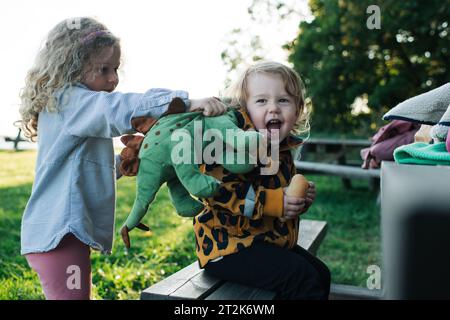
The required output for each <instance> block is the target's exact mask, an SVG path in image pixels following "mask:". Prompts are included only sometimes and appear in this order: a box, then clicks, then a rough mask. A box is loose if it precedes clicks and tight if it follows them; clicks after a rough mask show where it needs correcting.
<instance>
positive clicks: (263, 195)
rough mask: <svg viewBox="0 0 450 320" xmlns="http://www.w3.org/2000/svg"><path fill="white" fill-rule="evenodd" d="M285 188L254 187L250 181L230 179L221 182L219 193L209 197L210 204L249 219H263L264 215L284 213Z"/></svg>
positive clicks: (280, 214) (275, 215)
mask: <svg viewBox="0 0 450 320" xmlns="http://www.w3.org/2000/svg"><path fill="white" fill-rule="evenodd" d="M283 198H284V194H283V188H277V189H267V188H264V187H262V186H260V187H258V188H256V190H255V189H254V188H253V186H252V184H251V182H249V181H245V182H244V181H230V182H224V183H222V184H221V187H220V189H219V191H218V192H217V194H216V195H215V196H214V197H212V198H208V199H207V201H208V203H209V205H210V206H212V207H215V208H218V207H220V208H222V209H224V210H226V211H227V212H229V213H231V214H232V215H243V216H246V217H247V218H249V219H252V220H256V219H261V217H262V216H263V215H266V216H272V217H281V216H282V215H283Z"/></svg>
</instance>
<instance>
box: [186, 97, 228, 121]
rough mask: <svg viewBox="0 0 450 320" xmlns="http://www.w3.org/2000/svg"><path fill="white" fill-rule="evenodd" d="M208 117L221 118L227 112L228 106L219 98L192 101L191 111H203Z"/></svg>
mask: <svg viewBox="0 0 450 320" xmlns="http://www.w3.org/2000/svg"><path fill="white" fill-rule="evenodd" d="M202 110H203V114H204V115H205V116H207V117H211V116H219V115H221V114H224V113H225V112H226V111H227V106H226V105H225V104H223V103H222V101H220V100H219V99H218V98H215V97H212V98H203V99H194V100H191V108H190V109H189V111H191V112H192V111H202Z"/></svg>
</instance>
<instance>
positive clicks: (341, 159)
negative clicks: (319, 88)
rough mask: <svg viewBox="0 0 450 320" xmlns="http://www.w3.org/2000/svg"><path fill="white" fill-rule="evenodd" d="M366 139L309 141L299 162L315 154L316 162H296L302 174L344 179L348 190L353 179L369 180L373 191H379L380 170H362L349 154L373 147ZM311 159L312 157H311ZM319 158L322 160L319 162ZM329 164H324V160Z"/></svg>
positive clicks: (359, 162)
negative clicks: (352, 151) (348, 156)
mask: <svg viewBox="0 0 450 320" xmlns="http://www.w3.org/2000/svg"><path fill="white" fill-rule="evenodd" d="M371 143H372V142H371V141H370V140H366V139H348V140H347V139H314V138H311V139H308V140H306V142H305V144H304V145H303V146H302V148H301V150H300V152H299V153H298V156H297V160H300V159H306V156H307V155H310V154H311V153H314V155H315V158H316V159H315V161H303V160H301V161H296V162H295V165H296V167H297V169H299V171H300V172H301V173H314V174H326V175H335V176H340V177H342V183H343V185H344V186H345V187H346V188H350V187H351V179H367V180H369V187H370V189H371V190H378V189H379V185H380V170H379V169H368V170H366V169H362V168H361V166H360V165H361V163H362V160H361V161H358V162H353V163H351V162H350V161H349V160H348V159H347V153H348V152H349V151H350V150H352V149H355V148H357V149H359V150H360V149H362V148H367V147H369V146H370V145H371ZM309 158H310V157H309ZM318 158H320V160H319V161H318ZM324 159H325V160H326V161H327V162H323V160H324Z"/></svg>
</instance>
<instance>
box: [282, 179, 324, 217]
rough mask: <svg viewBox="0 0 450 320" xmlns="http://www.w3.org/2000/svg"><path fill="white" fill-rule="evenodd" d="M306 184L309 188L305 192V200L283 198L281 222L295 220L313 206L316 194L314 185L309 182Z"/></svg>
mask: <svg viewBox="0 0 450 320" xmlns="http://www.w3.org/2000/svg"><path fill="white" fill-rule="evenodd" d="M308 183H309V187H308V191H307V192H306V198H304V199H303V198H297V197H289V196H286V195H285V196H284V203H283V204H284V207H283V208H284V209H283V217H282V221H285V220H288V219H295V218H297V217H298V216H299V215H301V214H303V213H305V212H306V211H308V209H309V207H310V206H311V205H312V204H313V202H314V200H315V199H316V194H317V192H316V185H315V184H314V182H311V181H309V182H308ZM283 190H284V191H286V190H287V188H284V189H283Z"/></svg>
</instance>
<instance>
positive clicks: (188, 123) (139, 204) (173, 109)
mask: <svg viewBox="0 0 450 320" xmlns="http://www.w3.org/2000/svg"><path fill="white" fill-rule="evenodd" d="M184 109H185V107H184V102H183V100H181V99H179V98H175V99H173V100H172V102H171V103H170V105H169V109H168V111H167V114H166V115H164V116H162V117H161V118H160V119H159V120H156V119H153V118H138V119H134V120H133V127H134V128H135V129H136V130H137V131H138V132H141V133H144V134H145V137H142V136H136V135H128V136H124V137H122V142H123V143H124V144H125V145H126V148H125V149H124V150H123V151H122V153H121V158H122V162H121V166H120V171H121V172H122V174H124V175H127V176H133V175H136V173H137V179H136V183H137V187H136V198H135V201H134V205H133V208H132V210H131V213H130V214H129V216H128V218H127V220H126V222H125V224H124V226H123V227H122V229H121V235H122V239H123V240H124V243H125V245H126V247H127V248H129V247H130V240H129V235H128V233H129V231H131V230H132V229H133V228H135V227H137V228H139V229H143V230H149V229H148V227H146V226H145V225H143V224H142V223H140V221H141V219H142V218H143V217H144V215H145V214H146V213H147V210H148V208H149V206H150V204H151V202H152V201H153V200H154V198H155V195H156V193H157V191H158V190H159V189H160V187H161V185H162V184H163V183H164V182H167V187H168V189H169V194H170V197H171V199H172V202H173V204H174V206H175V209H176V211H177V213H178V214H179V215H181V216H184V217H193V216H195V215H196V214H198V213H200V211H201V210H203V204H202V203H201V202H200V201H198V200H196V199H194V198H193V197H191V195H193V196H195V197H199V198H206V197H211V196H213V195H214V194H215V192H216V191H217V190H218V188H219V185H220V181H218V180H216V179H215V178H214V177H211V176H208V175H205V174H202V173H201V172H200V170H199V164H200V163H205V161H204V160H205V159H203V155H204V152H205V151H208V150H209V151H211V154H213V158H214V159H215V160H217V159H219V161H216V162H217V163H221V164H222V165H223V167H224V168H225V169H226V170H228V171H230V172H232V173H237V174H239V173H247V172H250V171H251V170H253V169H254V168H255V166H256V158H255V156H256V157H257V155H255V152H250V151H251V150H253V151H254V149H255V148H254V146H255V143H256V145H259V144H260V142H261V139H263V138H262V135H261V134H260V133H258V132H257V131H244V130H242V128H241V127H240V126H239V124H241V123H244V121H243V119H239V117H242V115H241V114H240V113H239V112H237V111H236V110H234V109H230V110H228V111H227V112H226V113H225V114H223V115H220V116H216V117H206V116H204V115H203V114H202V112H188V113H185V112H183V111H184ZM199 128H200V130H201V131H199ZM230 129H232V130H231V131H230ZM203 132H205V133H206V134H207V133H210V135H211V136H212V135H214V138H215V139H212V138H211V139H208V138H206V135H205V136H204V135H203ZM230 132H231V133H233V134H232V135H230ZM211 133H213V134H211ZM227 134H228V135H227ZM230 137H231V141H229V140H230ZM209 140H213V141H209ZM192 144H194V148H192ZM250 144H252V147H253V149H252V148H250ZM233 146H234V147H233ZM214 147H215V148H214ZM219 147H220V148H219ZM212 149H214V152H212ZM186 151H188V152H186ZM238 153H240V154H239V157H240V158H238V157H237V156H238ZM243 156H244V158H243ZM239 159H240V161H238V160H239ZM242 160H244V161H242ZM206 163H207V162H206Z"/></svg>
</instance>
